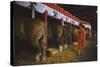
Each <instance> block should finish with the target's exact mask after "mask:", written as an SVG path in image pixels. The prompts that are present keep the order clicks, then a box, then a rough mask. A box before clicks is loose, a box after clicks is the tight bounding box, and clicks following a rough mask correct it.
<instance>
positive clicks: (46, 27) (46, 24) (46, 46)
mask: <svg viewBox="0 0 100 67" xmlns="http://www.w3.org/2000/svg"><path fill="white" fill-rule="evenodd" d="M45 30H46V44H45V49H46V50H47V48H48V23H47V12H45Z"/></svg>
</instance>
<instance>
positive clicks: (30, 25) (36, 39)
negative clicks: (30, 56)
mask: <svg viewBox="0 0 100 67" xmlns="http://www.w3.org/2000/svg"><path fill="white" fill-rule="evenodd" d="M15 30H16V36H17V37H18V38H19V39H20V40H25V41H28V42H30V43H32V45H33V46H34V47H35V48H36V50H37V52H36V61H40V57H41V56H42V55H43V52H42V51H43V49H42V48H43V47H44V45H45V34H46V33H45V22H44V21H42V20H40V19H31V18H25V17H24V18H19V19H17V22H16V29H15ZM44 56H45V55H44Z"/></svg>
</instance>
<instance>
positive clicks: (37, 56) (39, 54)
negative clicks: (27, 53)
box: [36, 53, 41, 61]
mask: <svg viewBox="0 0 100 67" xmlns="http://www.w3.org/2000/svg"><path fill="white" fill-rule="evenodd" d="M40 56H41V53H38V54H37V55H36V61H40Z"/></svg>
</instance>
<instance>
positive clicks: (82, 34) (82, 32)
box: [78, 25, 85, 55]
mask: <svg viewBox="0 0 100 67" xmlns="http://www.w3.org/2000/svg"><path fill="white" fill-rule="evenodd" d="M84 45H85V29H84V27H83V25H80V29H79V30H78V55H81V54H82V51H83V50H84Z"/></svg>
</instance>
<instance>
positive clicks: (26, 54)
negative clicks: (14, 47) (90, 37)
mask: <svg viewBox="0 0 100 67" xmlns="http://www.w3.org/2000/svg"><path fill="white" fill-rule="evenodd" d="M51 49H52V51H51V52H50V56H48V57H47V58H46V61H40V62H35V54H34V53H32V51H31V52H30V51H25V50H24V51H22V52H20V54H19V56H18V57H17V59H16V65H27V64H28V65H31V64H54V63H69V62H80V61H81V62H82V61H94V60H97V47H96V44H95V43H92V44H91V45H87V43H86V45H85V49H84V51H83V54H82V55H80V56H78V55H77V45H70V46H68V47H67V48H64V49H63V52H59V50H58V49H54V48H51Z"/></svg>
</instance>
